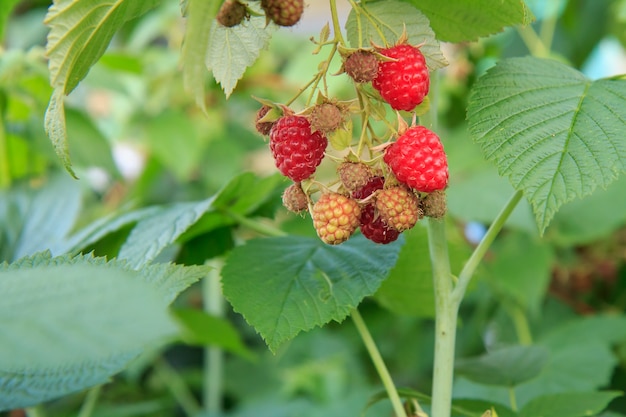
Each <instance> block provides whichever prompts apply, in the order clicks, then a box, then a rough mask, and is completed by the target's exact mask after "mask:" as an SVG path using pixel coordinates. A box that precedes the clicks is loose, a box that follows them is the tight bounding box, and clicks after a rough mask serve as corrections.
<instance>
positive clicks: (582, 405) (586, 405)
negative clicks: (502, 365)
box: [519, 391, 623, 417]
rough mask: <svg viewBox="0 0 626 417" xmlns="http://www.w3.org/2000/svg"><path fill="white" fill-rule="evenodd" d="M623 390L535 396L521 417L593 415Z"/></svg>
mask: <svg viewBox="0 0 626 417" xmlns="http://www.w3.org/2000/svg"><path fill="white" fill-rule="evenodd" d="M622 395H623V393H622V392H617V391H606V392H568V393H563V394H551V395H545V396H542V397H538V398H535V399H533V400H531V401H530V402H529V403H528V404H526V405H525V406H524V407H523V408H522V409H521V411H520V413H519V417H552V416H562V417H587V416H588V417H592V416H596V415H598V413H599V412H600V411H602V410H604V409H605V408H606V406H607V405H608V404H609V403H610V402H611V401H612V400H613V399H615V398H617V397H621V396H622Z"/></svg>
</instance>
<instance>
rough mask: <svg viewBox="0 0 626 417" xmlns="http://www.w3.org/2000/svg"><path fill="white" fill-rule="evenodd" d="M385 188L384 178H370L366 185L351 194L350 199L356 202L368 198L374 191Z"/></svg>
mask: <svg viewBox="0 0 626 417" xmlns="http://www.w3.org/2000/svg"><path fill="white" fill-rule="evenodd" d="M384 186H385V178H384V177H379V176H377V177H372V178H370V179H369V181H367V183H366V184H365V185H364V186H363V187H361V188H359V189H357V190H354V191H353V192H352V198H356V199H357V200H362V199H364V198H367V197H369V196H370V195H372V194H373V193H374V191H377V190H382V189H383V187H384Z"/></svg>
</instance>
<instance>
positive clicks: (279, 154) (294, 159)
mask: <svg viewBox="0 0 626 417" xmlns="http://www.w3.org/2000/svg"><path fill="white" fill-rule="evenodd" d="M326 145H328V139H326V136H324V135H323V134H322V133H321V132H319V131H318V132H315V133H313V132H311V124H310V123H309V121H308V120H307V119H306V117H302V116H283V117H281V118H280V119H278V120H277V121H276V122H275V123H274V126H272V130H270V149H271V151H272V155H273V156H274V161H275V162H276V167H277V168H278V169H279V170H280V172H281V173H282V174H283V175H284V176H286V177H288V178H291V179H292V180H293V181H294V182H300V181H302V180H304V179H307V178H309V177H310V176H311V175H313V174H314V173H315V169H316V168H317V166H318V165H319V164H320V163H321V162H322V159H323V158H324V150H325V149H326Z"/></svg>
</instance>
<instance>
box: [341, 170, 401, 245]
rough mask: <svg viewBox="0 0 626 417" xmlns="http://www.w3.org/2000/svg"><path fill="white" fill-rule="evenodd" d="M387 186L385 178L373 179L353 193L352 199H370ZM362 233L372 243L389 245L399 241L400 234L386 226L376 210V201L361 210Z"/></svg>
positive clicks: (370, 202) (360, 224)
mask: <svg viewBox="0 0 626 417" xmlns="http://www.w3.org/2000/svg"><path fill="white" fill-rule="evenodd" d="M384 185H385V179H384V178H383V177H373V178H371V179H370V180H369V181H368V182H367V184H365V185H364V186H363V187H361V188H360V189H358V190H355V191H354V192H352V197H353V198H357V199H359V200H362V199H365V198H367V197H370V196H371V195H372V194H373V193H374V192H376V191H378V190H382V189H383V187H384ZM359 226H360V228H361V233H362V234H363V236H365V237H366V238H367V239H369V240H371V241H372V242H376V243H381V244H387V243H391V242H393V241H394V240H396V239H398V236H400V232H399V231H397V230H396V229H394V228H393V227H390V226H388V225H386V224H385V223H384V222H383V220H382V218H381V217H380V215H379V214H378V212H377V210H376V204H375V201H369V202H368V203H366V204H365V206H363V207H362V208H361V217H360V218H359Z"/></svg>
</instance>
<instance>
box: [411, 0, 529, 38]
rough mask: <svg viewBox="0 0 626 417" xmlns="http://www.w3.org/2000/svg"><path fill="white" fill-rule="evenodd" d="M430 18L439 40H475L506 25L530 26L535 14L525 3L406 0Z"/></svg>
mask: <svg viewBox="0 0 626 417" xmlns="http://www.w3.org/2000/svg"><path fill="white" fill-rule="evenodd" d="M404 1H405V2H407V3H410V4H412V5H414V6H415V7H417V8H419V9H420V11H421V12H422V13H424V14H425V15H426V16H428V19H429V20H430V24H431V26H432V28H433V30H434V31H435V34H436V35H437V39H440V40H442V41H447V42H467V41H475V40H477V39H478V38H480V37H483V36H488V35H492V34H494V33H498V32H502V30H504V28H505V27H506V26H515V25H527V24H529V23H530V22H531V21H532V19H533V16H532V13H531V11H530V10H529V9H528V7H527V6H526V4H525V3H524V2H523V1H521V0H504V1H498V2H493V1H492V0H471V1H469V0H447V1H443V2H442V1H440V0H404Z"/></svg>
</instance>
